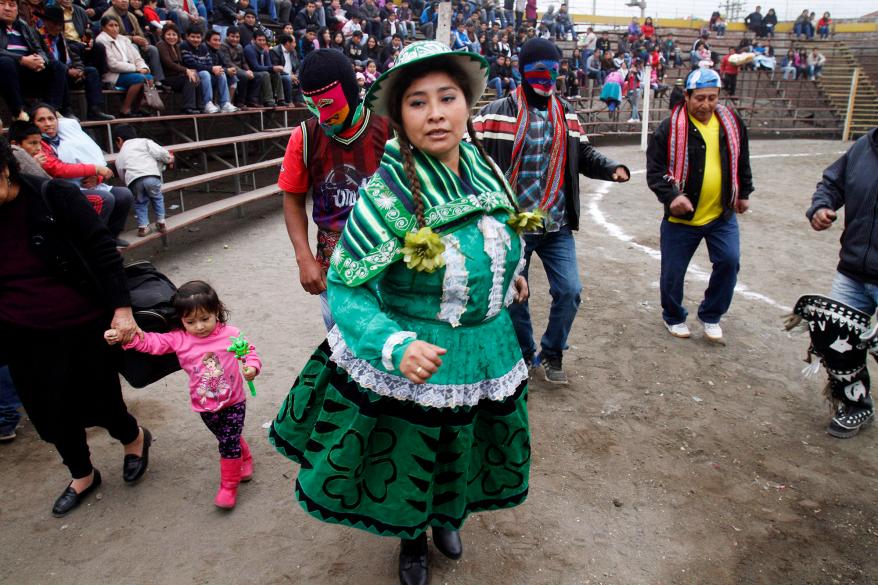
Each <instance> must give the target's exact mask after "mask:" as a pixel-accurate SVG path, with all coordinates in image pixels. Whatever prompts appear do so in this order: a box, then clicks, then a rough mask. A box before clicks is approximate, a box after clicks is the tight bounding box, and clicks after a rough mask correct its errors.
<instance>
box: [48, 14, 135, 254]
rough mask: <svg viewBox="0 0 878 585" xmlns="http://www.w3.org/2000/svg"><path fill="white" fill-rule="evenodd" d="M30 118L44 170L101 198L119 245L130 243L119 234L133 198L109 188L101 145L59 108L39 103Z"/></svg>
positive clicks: (103, 212) (103, 213)
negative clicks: (36, 131)
mask: <svg viewBox="0 0 878 585" xmlns="http://www.w3.org/2000/svg"><path fill="white" fill-rule="evenodd" d="M104 18H107V17H106V16H105V17H104ZM110 20H114V19H112V18H111V19H110ZM114 22H115V20H114ZM31 118H32V119H33V122H34V124H35V125H36V127H37V128H39V129H40V132H41V133H42V135H43V143H42V149H43V155H45V161H44V162H43V169H44V170H45V171H46V172H47V173H48V174H49V176H51V177H55V178H58V179H67V180H69V181H73V182H74V183H76V184H77V186H78V187H79V188H80V190H81V191H82V192H83V194H84V195H86V196H87V197H90V198H91V197H94V196H97V197H98V198H100V200H101V203H100V204H99V205H98V206H97V208H96V209H95V210H96V211H97V212H98V215H100V217H101V219H102V220H103V221H104V223H105V224H106V225H107V228H109V230H110V233H111V234H112V236H113V237H114V238H115V239H116V245H117V246H119V247H120V248H124V247H125V246H127V245H128V242H126V241H125V240H122V239H120V238H119V234H120V233H122V230H123V229H124V228H125V220H126V218H127V217H128V211H129V210H130V209H131V202H132V200H133V197H132V195H131V191H129V190H128V189H126V188H125V187H110V186H109V185H108V184H107V183H106V181H107V180H109V179H112V178H113V171H111V170H110V169H109V168H108V167H107V163H106V161H105V160H104V154H103V151H101V148H100V147H99V146H98V145H97V144H95V142H94V140H92V139H91V137H89V135H88V134H86V133H85V132H83V131H82V128H81V127H80V126H79V123H78V122H77V121H76V120H73V119H70V118H59V117H58V111H57V110H55V108H53V107H52V106H50V105H49V104H38V105H37V106H36V107H35V108H34V109H33V111H32V112H31Z"/></svg>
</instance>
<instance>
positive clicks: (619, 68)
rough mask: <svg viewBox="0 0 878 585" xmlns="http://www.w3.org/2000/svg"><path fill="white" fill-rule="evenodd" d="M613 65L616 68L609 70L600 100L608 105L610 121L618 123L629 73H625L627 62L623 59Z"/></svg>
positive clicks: (615, 61) (616, 60) (614, 61)
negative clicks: (623, 87) (626, 76)
mask: <svg viewBox="0 0 878 585" xmlns="http://www.w3.org/2000/svg"><path fill="white" fill-rule="evenodd" d="M611 54H612V52H611ZM613 64H614V67H613V68H612V69H610V70H609V72H608V73H607V76H606V78H605V79H604V85H603V87H601V95H600V97H599V98H598V99H600V101H602V102H604V103H605V104H607V111H609V113H610V121H612V122H618V121H619V110H620V108H619V106H620V105H621V104H622V86H623V85H624V84H625V73H627V71H623V68H624V66H625V61H623V60H622V59H614V60H613Z"/></svg>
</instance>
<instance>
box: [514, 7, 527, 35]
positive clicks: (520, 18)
mask: <svg viewBox="0 0 878 585" xmlns="http://www.w3.org/2000/svg"><path fill="white" fill-rule="evenodd" d="M513 1H514V2H515V4H514V9H515V30H520V29H521V25H522V24H523V23H524V11H525V10H526V9H527V0H513Z"/></svg>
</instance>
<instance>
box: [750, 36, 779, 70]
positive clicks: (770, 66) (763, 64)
mask: <svg viewBox="0 0 878 585" xmlns="http://www.w3.org/2000/svg"><path fill="white" fill-rule="evenodd" d="M753 52H754V53H755V56H754V57H753V61H752V64H753V68H754V69H756V70H757V71H774V68H775V67H776V66H777V60H776V59H775V58H774V47H772V46H771V41H768V40H766V41H765V42H764V43H763V44H762V45H759V44H757V45H756V46H755V47H753Z"/></svg>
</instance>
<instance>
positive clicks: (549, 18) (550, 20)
mask: <svg viewBox="0 0 878 585" xmlns="http://www.w3.org/2000/svg"><path fill="white" fill-rule="evenodd" d="M538 29H539V36H540V37H542V38H544V39H551V38H554V33H555V5H554V4H549V8H548V10H546V11H545V12H544V13H543V17H542V18H541V19H540V25H539V27H538Z"/></svg>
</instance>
